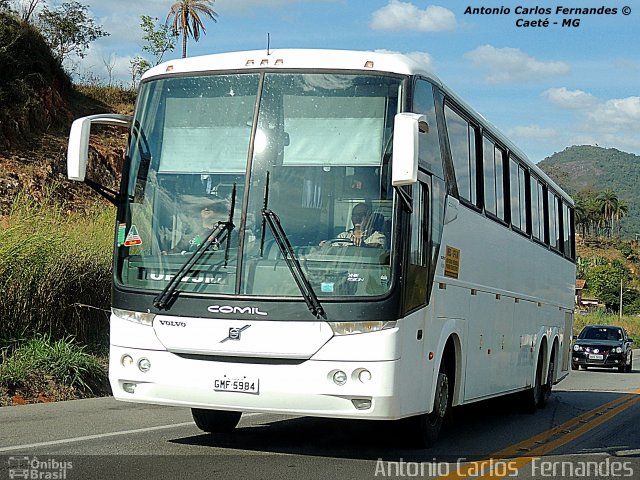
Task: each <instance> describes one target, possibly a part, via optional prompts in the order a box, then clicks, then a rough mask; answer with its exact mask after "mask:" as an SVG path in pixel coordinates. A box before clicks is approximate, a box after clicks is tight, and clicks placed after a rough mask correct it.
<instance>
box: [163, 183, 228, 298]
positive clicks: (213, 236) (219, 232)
mask: <svg viewBox="0 0 640 480" xmlns="http://www.w3.org/2000/svg"><path fill="white" fill-rule="evenodd" d="M235 205H236V186H235V184H234V185H233V192H232V197H231V209H230V210H229V219H228V220H227V221H226V222H222V221H220V222H217V223H216V224H215V226H214V227H213V228H212V229H211V231H210V232H208V234H207V236H206V237H205V238H206V240H205V241H204V242H202V243H201V244H200V245H198V246H197V247H196V249H195V251H194V252H193V253H192V254H191V255H189V258H187V261H186V262H184V264H183V265H182V266H181V267H180V269H179V270H178V271H177V272H176V274H175V276H174V277H173V278H172V279H171V280H170V281H169V283H167V285H166V286H165V287H164V288H163V289H162V291H161V292H160V293H159V294H158V295H157V296H156V297H155V298H154V299H153V306H154V307H156V308H158V309H160V310H163V309H168V307H169V306H170V303H171V301H172V299H173V298H174V297H173V294H174V293H175V291H176V289H177V288H178V285H180V282H181V281H182V279H183V278H184V277H185V275H186V274H187V273H189V272H190V271H191V269H193V266H194V265H195V264H196V263H197V262H198V260H200V258H201V257H202V255H204V252H206V251H207V250H208V249H209V247H210V246H211V245H220V244H221V243H222V241H224V239H222V236H223V235H224V234H225V232H226V234H227V237H226V240H227V245H226V248H225V252H224V266H225V267H226V266H227V263H228V261H229V242H230V240H231V232H232V230H233V229H234V228H235V225H234V224H233V213H234V210H235ZM221 239H222V241H221Z"/></svg>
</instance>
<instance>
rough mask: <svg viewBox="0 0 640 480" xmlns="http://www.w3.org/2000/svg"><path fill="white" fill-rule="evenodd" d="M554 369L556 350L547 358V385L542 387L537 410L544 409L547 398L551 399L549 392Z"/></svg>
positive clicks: (551, 387) (551, 386)
mask: <svg viewBox="0 0 640 480" xmlns="http://www.w3.org/2000/svg"><path fill="white" fill-rule="evenodd" d="M555 369H556V348H555V346H554V347H553V350H551V357H549V367H548V368H547V383H545V384H544V385H543V386H542V395H541V396H540V401H539V402H538V408H544V407H545V406H546V405H547V401H548V400H549V397H551V390H552V389H553V374H554V373H555Z"/></svg>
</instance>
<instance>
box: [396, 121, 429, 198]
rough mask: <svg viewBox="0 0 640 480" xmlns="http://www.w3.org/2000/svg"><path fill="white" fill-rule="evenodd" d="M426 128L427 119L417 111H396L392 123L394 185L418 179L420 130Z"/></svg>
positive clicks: (397, 185)
mask: <svg viewBox="0 0 640 480" xmlns="http://www.w3.org/2000/svg"><path fill="white" fill-rule="evenodd" d="M427 129H428V125H427V119H426V117H425V116H424V115H420V114H419V113H398V114H397V115H396V116H395V119H394V123H393V156H392V158H391V183H392V185H393V186H394V187H401V186H403V185H413V184H414V183H416V182H417V181H418V152H419V146H420V132H426V131H427Z"/></svg>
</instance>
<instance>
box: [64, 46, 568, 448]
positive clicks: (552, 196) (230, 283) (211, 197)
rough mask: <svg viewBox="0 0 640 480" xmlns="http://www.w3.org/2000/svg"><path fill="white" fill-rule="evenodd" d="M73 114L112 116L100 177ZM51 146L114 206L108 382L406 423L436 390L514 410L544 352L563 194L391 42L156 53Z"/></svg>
mask: <svg viewBox="0 0 640 480" xmlns="http://www.w3.org/2000/svg"><path fill="white" fill-rule="evenodd" d="M92 123H103V124H105V123H106V124H111V125H124V126H128V127H129V128H130V136H129V145H128V150H127V155H126V160H125V163H124V170H123V178H122V182H121V186H120V190H119V191H118V192H113V191H109V190H108V189H105V188H104V187H102V186H100V185H97V184H96V183H95V182H92V181H91V180H90V179H85V170H86V163H87V148H88V141H89V132H90V129H91V124H92ZM68 169H69V178H71V179H73V180H78V181H86V182H87V183H88V184H89V185H90V186H92V187H93V188H94V189H96V190H98V191H99V192H101V193H102V194H103V195H105V196H106V197H108V198H110V199H111V200H112V201H113V202H114V203H115V204H116V205H117V223H116V227H115V230H116V232H115V237H116V246H115V258H114V268H113V275H114V276H113V299H112V302H113V310H112V315H111V334H110V367H109V376H110V381H111V386H112V388H113V394H114V396H115V398H117V399H119V400H123V401H129V402H143V403H154V404H161V405H175V406H182V407H189V408H191V409H192V412H193V418H194V420H195V422H196V424H197V425H198V427H200V428H201V429H202V430H204V431H207V432H220V431H226V430H230V429H233V428H234V427H235V426H236V425H237V423H238V421H239V420H240V417H241V413H242V412H276V413H283V414H295V415H308V416H319V417H333V418H347V419H371V420H390V419H406V420H404V421H403V422H400V424H403V425H404V426H405V427H406V428H407V429H410V430H411V431H412V432H413V433H414V434H415V436H416V438H417V439H418V440H419V441H420V442H421V443H422V444H423V445H430V444H432V443H433V442H434V441H435V440H436V438H437V436H438V433H439V430H440V427H441V424H442V420H443V418H444V417H445V415H446V414H447V412H448V411H449V410H450V408H451V407H453V406H457V405H463V404H467V403H471V402H476V401H479V400H483V399H487V398H491V397H495V396H499V395H504V394H511V393H516V392H521V401H522V402H523V404H524V405H527V406H528V407H529V408H530V409H531V410H535V408H536V407H539V406H542V405H543V404H544V402H545V400H546V398H547V396H548V395H549V393H550V391H551V387H552V385H553V384H554V383H556V382H557V381H558V380H560V379H561V378H562V377H564V376H565V375H566V374H567V372H568V367H569V343H570V338H571V333H572V332H571V329H572V321H573V302H574V278H575V275H574V273H575V261H574V260H575V250H574V227H573V202H572V200H571V198H570V197H569V196H568V195H567V194H565V193H564V192H563V191H562V190H561V189H560V188H559V187H558V186H557V185H556V184H555V183H554V182H553V181H552V180H551V179H550V178H549V177H547V176H546V175H545V174H544V173H543V172H542V171H541V170H540V169H539V168H538V167H536V166H535V165H534V164H533V163H532V162H531V161H529V160H528V159H527V157H526V156H525V155H524V154H523V153H522V152H521V151H520V150H518V149H517V148H516V147H515V146H514V145H513V144H512V143H511V142H510V141H509V140H507V139H506V138H505V137H504V136H503V135H502V134H501V133H500V132H499V131H498V130H496V129H495V128H494V127H493V126H492V125H491V124H489V123H488V122H487V121H486V120H485V119H484V118H483V117H482V116H481V115H479V114H477V113H476V112H475V111H474V110H473V109H471V108H470V107H469V106H468V105H466V104H465V103H464V102H463V101H462V100H461V99H460V98H458V97H457V96H456V95H455V94H453V93H452V92H451V91H450V90H449V89H448V88H447V87H446V86H445V85H444V84H443V83H442V82H441V81H439V80H438V79H437V78H436V77H435V76H434V75H432V74H431V73H430V72H429V70H428V69H427V68H425V67H424V66H423V65H420V64H418V63H415V62H414V61H412V60H411V59H409V58H407V57H405V56H403V55H396V54H383V53H373V52H352V51H327V50H280V51H273V52H270V53H269V54H268V53H267V52H264V51H249V52H239V53H224V54H217V55H210V56H203V57H198V58H189V59H183V60H174V61H170V62H167V63H164V64H162V65H159V66H157V67H154V68H152V69H151V70H149V71H148V72H147V73H146V74H145V75H144V77H143V79H142V82H141V85H140V90H139V94H138V100H137V105H136V108H135V114H134V116H133V118H129V117H125V116H120V115H112V114H105V115H94V116H91V117H86V118H81V119H78V120H76V121H75V122H74V124H73V127H72V129H71V135H70V140H69V152H68ZM212 212H213V213H212ZM212 215H213V216H214V217H215V218H214V220H215V222H214V223H212V222H211V221H209V222H207V219H211V216H212Z"/></svg>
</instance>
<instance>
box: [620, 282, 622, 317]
mask: <svg viewBox="0 0 640 480" xmlns="http://www.w3.org/2000/svg"><path fill="white" fill-rule="evenodd" d="M620 320H622V275H620Z"/></svg>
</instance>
